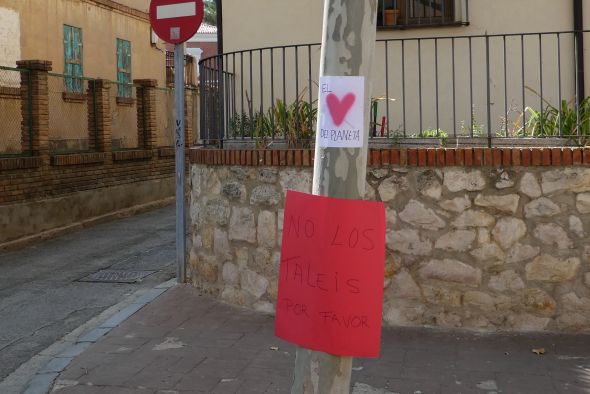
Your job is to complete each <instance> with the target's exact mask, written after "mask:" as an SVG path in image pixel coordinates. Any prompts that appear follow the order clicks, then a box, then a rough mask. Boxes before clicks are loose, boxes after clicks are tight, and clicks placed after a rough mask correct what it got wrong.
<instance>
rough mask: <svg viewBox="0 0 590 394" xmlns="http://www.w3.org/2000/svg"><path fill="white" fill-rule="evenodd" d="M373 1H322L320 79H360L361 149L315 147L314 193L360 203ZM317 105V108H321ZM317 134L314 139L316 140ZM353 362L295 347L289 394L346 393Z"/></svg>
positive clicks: (374, 14) (372, 45)
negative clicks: (362, 90) (362, 85)
mask: <svg viewBox="0 0 590 394" xmlns="http://www.w3.org/2000/svg"><path fill="white" fill-rule="evenodd" d="M376 20H377V0H325V5H324V31H323V37H322V55H321V63H320V76H364V77H365V103H364V104H365V105H364V120H365V122H364V130H363V135H364V138H363V147H362V148H321V147H320V146H319V144H318V143H317V142H316V148H315V165H314V172H313V194H316V195H324V196H330V197H338V198H349V199H362V198H363V196H364V194H365V182H366V171H367V146H368V139H369V119H370V98H371V89H370V87H371V85H370V83H371V81H370V70H371V65H372V62H373V57H374V54H375V38H376ZM320 105H321V104H320ZM319 125H320V122H319V119H318V130H317V131H316V137H317V136H319V135H320V131H319ZM351 372H352V357H338V356H333V355H329V354H326V353H322V352H316V351H312V350H309V349H305V348H301V347H297V355H296V359H295V377H294V382H293V387H292V388H291V393H292V394H300V393H306V394H307V393H313V394H329V393H334V394H335V393H348V392H349V391H350V377H351Z"/></svg>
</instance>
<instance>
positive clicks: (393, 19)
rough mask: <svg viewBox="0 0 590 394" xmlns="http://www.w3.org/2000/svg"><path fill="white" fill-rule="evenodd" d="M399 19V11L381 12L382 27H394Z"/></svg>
mask: <svg viewBox="0 0 590 394" xmlns="http://www.w3.org/2000/svg"><path fill="white" fill-rule="evenodd" d="M398 17H399V10H385V11H383V25H385V26H395V25H397V19H398Z"/></svg>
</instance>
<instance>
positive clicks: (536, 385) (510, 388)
mask: <svg viewBox="0 0 590 394" xmlns="http://www.w3.org/2000/svg"><path fill="white" fill-rule="evenodd" d="M496 381H497V382H498V389H499V390H501V391H502V392H505V393H511V394H512V393H513V394H530V393H535V394H545V393H547V394H554V393H555V394H557V393H558V391H557V389H556V388H555V387H554V386H553V381H552V380H551V378H550V377H548V376H540V375H526V374H514V373H513V374H506V373H498V374H497V377H496Z"/></svg>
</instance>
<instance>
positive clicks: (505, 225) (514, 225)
mask: <svg viewBox="0 0 590 394" xmlns="http://www.w3.org/2000/svg"><path fill="white" fill-rule="evenodd" d="M526 231H527V227H526V223H525V222H524V221H522V220H520V219H517V218H513V217H504V218H501V219H500V220H498V222H497V223H496V226H495V227H494V229H493V230H492V235H493V236H494V239H495V240H496V242H497V243H498V244H499V245H500V246H501V247H502V249H504V250H506V249H508V248H510V247H511V246H512V245H514V244H515V243H516V242H518V240H520V239H521V238H522V237H524V236H525V235H526Z"/></svg>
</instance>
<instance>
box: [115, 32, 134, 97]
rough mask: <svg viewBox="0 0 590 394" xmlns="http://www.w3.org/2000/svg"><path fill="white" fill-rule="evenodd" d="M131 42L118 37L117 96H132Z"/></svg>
mask: <svg viewBox="0 0 590 394" xmlns="http://www.w3.org/2000/svg"><path fill="white" fill-rule="evenodd" d="M131 89H132V86H131V42H129V41H127V40H121V39H119V38H117V96H119V97H131Z"/></svg>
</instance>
